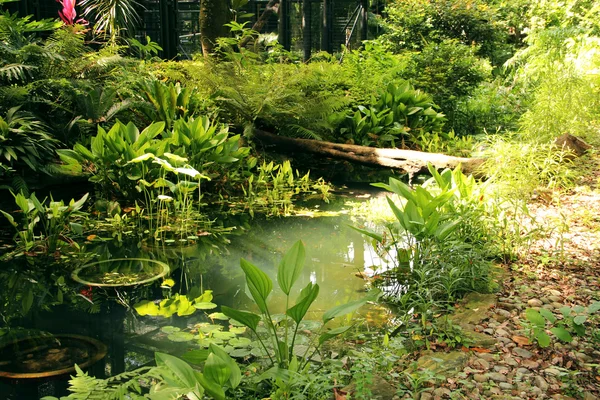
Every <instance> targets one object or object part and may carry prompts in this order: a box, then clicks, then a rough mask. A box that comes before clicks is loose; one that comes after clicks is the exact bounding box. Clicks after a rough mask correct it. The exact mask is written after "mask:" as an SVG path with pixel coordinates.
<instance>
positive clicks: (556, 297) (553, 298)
mask: <svg viewBox="0 0 600 400" xmlns="http://www.w3.org/2000/svg"><path fill="white" fill-rule="evenodd" d="M548 299H549V300H550V301H552V302H554V303H560V302H561V301H562V297H560V296H548Z"/></svg>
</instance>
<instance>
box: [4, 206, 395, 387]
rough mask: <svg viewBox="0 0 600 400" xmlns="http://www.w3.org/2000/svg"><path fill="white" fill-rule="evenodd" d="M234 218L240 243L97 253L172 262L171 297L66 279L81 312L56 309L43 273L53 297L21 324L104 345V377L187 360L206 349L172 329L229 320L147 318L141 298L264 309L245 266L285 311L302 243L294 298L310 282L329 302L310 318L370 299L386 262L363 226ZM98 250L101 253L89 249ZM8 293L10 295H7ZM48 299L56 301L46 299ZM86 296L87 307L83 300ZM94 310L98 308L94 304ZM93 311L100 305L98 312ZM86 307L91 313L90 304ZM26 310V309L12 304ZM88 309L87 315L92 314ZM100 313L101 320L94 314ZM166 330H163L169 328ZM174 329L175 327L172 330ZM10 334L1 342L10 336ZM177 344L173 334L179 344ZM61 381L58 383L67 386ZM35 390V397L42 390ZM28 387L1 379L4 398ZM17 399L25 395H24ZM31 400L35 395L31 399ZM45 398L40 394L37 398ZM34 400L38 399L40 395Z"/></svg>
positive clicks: (39, 299) (209, 240)
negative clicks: (290, 271)
mask: <svg viewBox="0 0 600 400" xmlns="http://www.w3.org/2000/svg"><path fill="white" fill-rule="evenodd" d="M241 218H242V219H243V220H235V219H234V220H231V221H229V222H228V224H229V225H239V226H244V227H245V228H244V229H236V230H234V231H233V234H230V235H218V236H205V237H202V238H200V241H199V243H197V244H193V245H187V246H185V247H178V246H172V247H155V246H147V245H144V244H140V243H131V244H122V243H116V242H115V243H105V244H102V245H99V246H96V247H94V248H93V252H94V253H97V254H98V255H99V257H100V258H102V259H106V258H134V257H136V258H151V259H156V260H159V261H162V262H165V263H167V264H168V265H169V266H170V267H171V269H172V273H171V278H172V279H173V280H174V282H175V285H174V286H173V287H172V288H171V289H166V288H164V285H163V288H161V287H160V286H161V282H162V279H160V280H158V281H157V283H154V284H148V285H144V286H141V287H134V288H123V289H113V288H108V289H107V288H97V287H93V288H92V289H91V290H90V289H89V288H87V287H85V286H82V285H81V284H79V283H77V282H75V281H72V280H71V279H68V278H66V279H65V284H66V285H69V286H70V287H72V288H74V289H75V290H76V291H80V294H79V295H78V296H77V297H79V299H78V300H79V303H78V304H79V306H78V307H73V305H66V304H63V305H52V304H45V303H44V297H45V296H44V292H43V291H48V292H52V293H54V290H55V289H54V288H52V282H54V281H52V280H51V279H49V278H48V275H49V273H48V271H44V270H43V269H41V270H38V271H39V272H40V275H39V276H36V277H33V276H32V277H31V279H33V280H36V279H37V281H36V282H38V283H39V282H46V281H44V280H43V279H46V280H47V283H43V284H41V286H42V287H43V289H41V292H40V291H35V292H34V301H33V305H32V312H30V316H29V317H28V318H24V319H20V320H19V319H13V320H11V325H13V326H19V327H24V328H27V329H28V330H29V331H28V333H27V334H26V335H33V334H35V333H36V332H40V331H42V332H50V333H53V334H61V333H62V334H79V335H84V336H89V337H93V338H96V339H98V340H100V341H101V342H103V343H105V344H106V345H107V347H108V353H107V356H106V357H105V358H104V359H103V360H102V361H100V362H98V363H96V365H94V366H92V367H91V368H90V373H91V374H92V375H95V376H99V377H102V376H109V375H114V374H116V373H120V372H123V371H126V370H131V369H134V368H137V367H140V366H143V365H145V364H147V363H149V362H152V359H153V353H154V352H155V351H164V352H169V353H174V354H181V353H184V352H185V351H187V350H189V349H193V348H197V343H196V341H195V340H194V341H188V342H177V341H173V340H170V339H169V335H168V334H167V333H165V329H166V328H164V327H166V326H168V327H174V328H175V329H179V330H181V331H182V332H192V333H193V334H194V335H196V334H197V330H198V328H197V327H198V324H205V325H206V323H214V324H222V325H223V326H225V328H224V329H227V328H226V326H227V325H228V324H227V322H226V321H211V319H210V318H208V317H207V314H210V313H211V312H215V311H216V312H218V311H219V308H216V309H214V310H209V311H206V312H203V311H200V310H198V311H196V312H195V313H193V314H192V315H189V316H181V317H180V316H177V315H174V316H172V317H169V318H163V317H149V316H145V317H140V316H139V315H137V313H136V312H135V311H134V310H133V307H132V306H133V305H134V304H135V303H136V302H139V301H141V300H156V301H158V299H161V298H165V297H168V296H169V295H171V296H172V295H173V294H175V293H181V294H185V293H190V292H196V293H201V292H202V291H204V290H212V291H213V294H214V300H213V302H214V303H216V304H217V305H219V306H220V305H228V306H231V307H235V308H238V309H245V310H250V311H256V309H255V306H254V304H253V302H252V301H251V300H250V297H249V295H248V294H247V293H246V287H245V279H244V275H243V273H242V270H241V268H240V259H241V258H244V259H246V260H247V261H249V262H251V263H253V264H254V265H256V266H257V267H259V268H261V269H262V270H263V271H265V272H266V273H267V274H268V275H269V277H270V278H271V279H272V280H273V281H274V282H275V284H274V287H275V290H274V292H273V293H272V294H271V297H270V301H269V305H270V307H271V310H272V313H274V314H277V313H283V312H284V310H285V297H284V296H283V294H282V293H281V292H280V290H279V288H278V286H277V283H276V271H277V265H278V263H279V260H280V259H281V258H282V256H283V254H284V253H285V251H286V250H287V249H289V248H290V247H291V246H292V245H293V244H294V243H295V242H296V241H297V240H302V241H303V243H304V246H305V248H306V263H305V269H304V273H303V274H302V276H301V277H300V278H299V279H298V281H297V283H296V285H295V287H294V290H293V291H292V294H291V299H292V304H293V301H294V300H295V298H296V296H297V294H298V293H299V292H300V290H301V289H302V288H303V287H305V286H306V285H307V284H308V283H309V282H312V283H313V284H318V285H319V286H320V293H319V297H318V298H317V300H316V301H315V303H314V304H313V306H312V307H311V309H310V311H309V313H308V315H307V317H306V318H307V319H312V320H319V319H320V316H321V314H322V313H323V312H324V311H325V310H327V309H329V308H331V307H333V306H336V305H338V304H342V303H345V302H347V301H350V300H354V299H357V298H360V297H362V296H363V295H364V294H365V292H366V288H365V281H364V280H363V279H362V278H361V277H360V276H361V275H363V273H365V272H366V273H367V275H368V274H369V267H370V266H371V265H373V264H376V263H377V262H378V259H377V257H376V255H375V254H374V253H373V250H372V249H371V247H370V244H369V243H368V242H367V241H366V240H365V239H364V238H363V237H362V236H361V235H360V234H359V233H358V232H356V231H355V230H353V229H351V228H350V227H349V225H351V224H353V222H352V220H351V219H350V217H349V216H348V215H347V214H344V211H343V210H342V213H341V214H339V215H337V216H327V217H318V218H315V217H307V216H304V217H288V218H271V219H260V218H256V219H248V217H247V216H243V217H241ZM88 250H92V248H89V249H88ZM2 290H4V289H2ZM46 297H47V296H46ZM83 297H86V300H82V298H83ZM87 303H89V304H87ZM92 303H93V304H92ZM82 304H83V305H85V307H83V306H81V305H82ZM12 306H16V307H17V308H18V307H20V306H21V304H20V303H19V304H12ZM83 308H86V309H85V310H84V309H83ZM90 311H93V312H90ZM363 315H364V316H365V317H366V318H368V319H369V320H370V323H374V322H375V323H376V322H377V320H380V321H381V320H385V318H386V312H385V311H384V310H381V309H370V310H369V309H368V308H367V309H366V310H365V311H364V312H363ZM161 328H162V329H161ZM169 329H172V328H169ZM7 337H8V335H5V336H4V337H1V336H0V343H1V341H2V340H3V339H4V341H5V342H6V338H7ZM171 337H173V336H171ZM57 382H58V383H57ZM26 386H28V388H27V390H30V391H31V390H34V389H33V386H31V385H26ZM50 386H51V387H50V389H48V388H45V389H44V388H43V387H36V389H35V390H37V393H38V394H49V393H50V394H52V393H61V392H62V391H63V390H64V387H65V386H66V384H65V382H64V381H63V382H62V386H61V383H60V380H58V381H56V380H55V381H54V383H52V384H51V385H50ZM19 390H24V385H23V382H16V383H15V382H9V383H8V384H7V382H2V381H0V392H4V393H13V394H12V395H11V396H12V397H10V396H9V395H7V396H8V397H7V398H15V399H16V398H22V394H18V393H20V392H19ZM14 393H17V394H14ZM29 395H31V393H30V394H29ZM34 397H35V396H34ZM0 398H1V397H0ZM32 398H33V397H32Z"/></svg>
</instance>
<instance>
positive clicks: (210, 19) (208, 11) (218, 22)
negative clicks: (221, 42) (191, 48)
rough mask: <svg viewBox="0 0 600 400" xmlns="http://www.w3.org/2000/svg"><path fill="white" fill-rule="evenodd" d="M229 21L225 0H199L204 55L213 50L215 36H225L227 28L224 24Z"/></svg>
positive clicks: (215, 41) (227, 6)
mask: <svg viewBox="0 0 600 400" xmlns="http://www.w3.org/2000/svg"><path fill="white" fill-rule="evenodd" d="M229 21H230V16H229V5H228V2H227V1H225V0H200V40H201V42H202V54H204V56H205V57H207V56H208V55H209V54H211V53H212V52H213V51H214V49H215V44H216V43H217V38H219V37H223V36H227V34H228V29H227V27H225V26H224V25H225V24H226V23H228V22H229Z"/></svg>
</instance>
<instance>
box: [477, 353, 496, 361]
mask: <svg viewBox="0 0 600 400" xmlns="http://www.w3.org/2000/svg"><path fill="white" fill-rule="evenodd" d="M479 358H483V359H484V360H486V361H496V356H495V355H493V354H492V353H481V354H479Z"/></svg>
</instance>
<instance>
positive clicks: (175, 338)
mask: <svg viewBox="0 0 600 400" xmlns="http://www.w3.org/2000/svg"><path fill="white" fill-rule="evenodd" d="M167 339H169V340H170V341H172V342H189V341H190V340H192V339H194V335H192V334H191V333H189V332H174V333H171V334H170V335H169V336H167Z"/></svg>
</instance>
